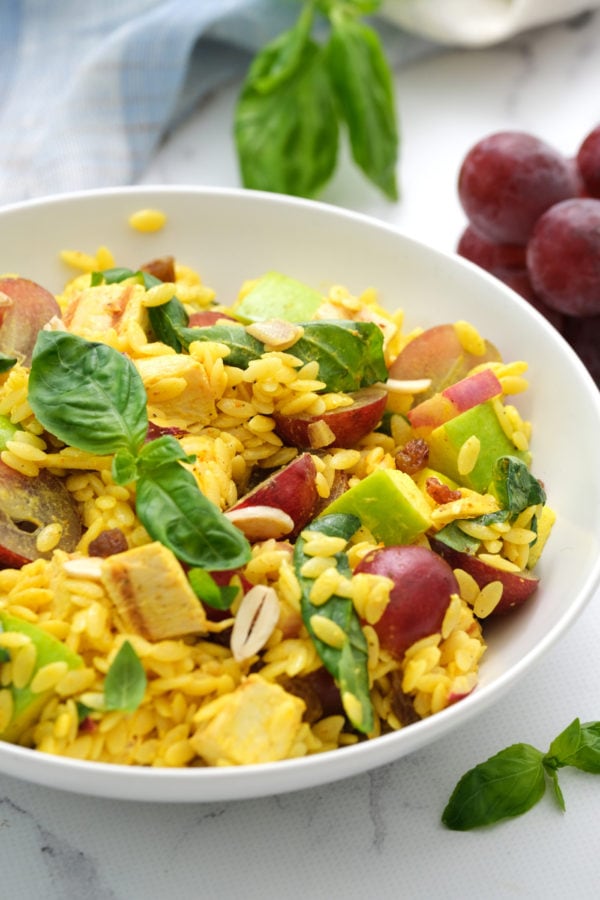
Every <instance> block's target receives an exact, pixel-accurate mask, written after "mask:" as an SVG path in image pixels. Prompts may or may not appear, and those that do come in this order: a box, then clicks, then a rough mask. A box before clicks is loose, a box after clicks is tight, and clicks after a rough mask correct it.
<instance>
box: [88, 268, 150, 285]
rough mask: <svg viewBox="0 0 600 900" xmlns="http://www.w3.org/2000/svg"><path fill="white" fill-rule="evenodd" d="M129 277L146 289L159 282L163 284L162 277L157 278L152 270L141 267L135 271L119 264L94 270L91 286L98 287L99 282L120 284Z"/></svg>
mask: <svg viewBox="0 0 600 900" xmlns="http://www.w3.org/2000/svg"><path fill="white" fill-rule="evenodd" d="M128 278H132V279H134V280H135V281H137V283H138V284H141V285H143V286H144V287H145V288H146V290H149V289H150V288H151V287H155V286H156V285H157V284H162V281H161V280H160V278H156V276H155V275H151V274H150V272H144V271H142V270H141V269H138V270H136V271H135V272H134V271H133V269H126V268H124V267H122V266H118V267H115V268H113V269H102V271H100V272H92V274H91V276H90V286H91V287H98V285H99V284H120V283H121V282H122V281H127V279H128Z"/></svg>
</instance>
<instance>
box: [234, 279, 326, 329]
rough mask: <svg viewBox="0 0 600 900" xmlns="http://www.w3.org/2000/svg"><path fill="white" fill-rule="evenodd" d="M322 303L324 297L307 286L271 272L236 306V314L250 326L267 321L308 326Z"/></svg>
mask: <svg viewBox="0 0 600 900" xmlns="http://www.w3.org/2000/svg"><path fill="white" fill-rule="evenodd" d="M322 303H323V297H322V295H321V294H319V292H318V291H315V290H314V289H313V288H311V287H309V286H308V285H307V284H303V282H301V281H297V280H296V279H295V278H290V277H289V276H288V275H283V274H282V273H281V272H267V273H266V275H263V276H262V278H259V279H258V280H257V282H256V283H255V284H254V286H253V287H252V288H251V289H250V290H249V291H248V293H247V294H245V295H244V296H243V297H242V298H241V300H238V301H237V303H235V304H234V306H233V311H234V313H235V315H236V316H237V317H238V319H240V320H241V321H242V322H246V323H248V322H262V321H264V320H265V319H285V320H286V321H287V322H306V321H308V320H309V319H312V317H313V316H314V314H315V312H316V311H317V309H318V308H319V306H320V305H321V304H322Z"/></svg>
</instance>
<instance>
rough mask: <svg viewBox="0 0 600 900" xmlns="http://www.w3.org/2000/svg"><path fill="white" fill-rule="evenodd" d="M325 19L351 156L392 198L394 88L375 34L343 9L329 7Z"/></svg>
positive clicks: (395, 144)
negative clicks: (329, 26)
mask: <svg viewBox="0 0 600 900" xmlns="http://www.w3.org/2000/svg"><path fill="white" fill-rule="evenodd" d="M331 22H332V31H331V37H330V39H329V44H328V47H327V63H328V66H329V72H330V74H331V79H332V82H333V85H334V87H335V91H336V97H337V101H338V106H339V109H340V111H341V114H342V117H343V119H344V121H345V122H346V124H347V126H348V133H349V136H350V146H351V149H352V157H353V159H354V161H355V163H356V164H357V165H358V166H359V167H360V168H361V169H362V171H363V172H364V173H365V175H366V176H367V177H368V178H369V179H370V180H371V181H372V182H373V183H374V184H375V185H377V187H379V188H380V189H381V190H382V191H383V193H384V194H385V195H386V196H387V197H388V198H389V199H390V200H397V199H398V186H397V183H396V160H397V156H398V131H397V126H396V114H395V104H394V89H393V83H392V77H391V73H390V70H389V67H388V65H387V62H386V59H385V54H384V52H383V48H382V46H381V42H380V40H379V36H378V35H377V33H376V32H375V31H374V30H373V29H372V28H369V26H367V25H365V24H364V23H362V22H359V21H357V20H356V19H353V18H350V17H349V16H347V15H345V14H339V15H336V14H335V13H334V14H333V15H332V16H331Z"/></svg>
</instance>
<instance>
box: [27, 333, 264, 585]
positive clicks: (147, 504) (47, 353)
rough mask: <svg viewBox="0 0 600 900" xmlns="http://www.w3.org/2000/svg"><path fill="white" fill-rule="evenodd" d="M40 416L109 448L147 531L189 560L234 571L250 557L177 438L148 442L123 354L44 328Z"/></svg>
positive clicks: (37, 361) (32, 386)
mask: <svg viewBox="0 0 600 900" xmlns="http://www.w3.org/2000/svg"><path fill="white" fill-rule="evenodd" d="M29 403H30V406H31V408H32V410H33V412H34V414H35V415H36V417H37V419H38V421H39V422H40V423H41V424H42V425H43V426H44V428H46V429H47V430H48V431H49V432H51V433H52V434H54V435H55V436H56V437H58V438H59V439H60V440H61V441H64V442H65V443H66V444H70V445H71V446H73V447H77V448H79V449H80V450H85V451H86V452H88V453H97V454H100V455H108V454H114V459H113V477H114V478H115V481H116V482H117V483H118V484H127V483H128V482H130V481H137V485H136V511H137V514H138V517H139V519H140V521H141V522H142V524H143V525H144V527H145V528H146V530H147V532H148V534H149V535H150V536H151V537H152V538H154V540H157V541H161V542H162V543H163V544H164V545H165V546H167V547H169V549H170V550H172V551H173V553H174V554H175V555H176V556H177V557H178V559H181V560H182V561H183V562H186V563H188V564H189V565H192V566H199V567H204V568H207V569H214V570H219V569H230V568H231V569H233V568H236V567H237V566H240V565H243V564H244V563H246V562H247V561H248V559H249V558H250V545H249V544H248V541H247V540H246V538H245V537H244V536H243V534H242V532H241V531H240V530H239V529H238V528H236V527H235V526H234V525H232V524H231V522H229V520H228V519H227V518H226V516H224V515H223V514H222V513H221V511H220V510H219V509H218V508H217V507H216V506H215V505H214V504H213V503H211V501H210V500H208V499H207V498H206V497H205V496H204V494H202V492H201V491H200V490H199V488H198V485H197V483H196V480H195V478H194V476H193V475H192V473H191V472H189V471H188V470H187V469H185V468H184V467H183V466H182V465H181V463H184V462H190V461H191V458H190V457H188V456H187V454H186V453H185V451H184V450H183V448H182V447H181V444H180V443H179V442H178V441H177V440H176V439H175V438H174V437H173V436H172V435H164V436H162V437H160V438H157V439H156V440H154V441H150V442H148V443H146V435H147V432H148V416H147V408H146V391H145V388H144V384H143V382H142V379H141V377H140V375H139V373H138V371H137V369H136V368H135V366H134V365H133V363H132V362H131V360H129V359H128V358H127V357H126V356H124V355H123V354H122V353H119V352H118V351H117V350H114V349H113V348H112V347H109V346H108V345H106V344H102V343H96V342H93V341H87V340H85V339H84V338H81V337H78V336H77V335H74V334H69V333H67V332H62V331H41V332H40V333H39V335H38V338H37V341H36V345H35V347H34V351H33V356H32V362H31V371H30V375H29Z"/></svg>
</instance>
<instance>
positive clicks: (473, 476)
mask: <svg viewBox="0 0 600 900" xmlns="http://www.w3.org/2000/svg"><path fill="white" fill-rule="evenodd" d="M473 435H475V436H476V437H477V438H478V439H479V441H480V444H481V449H480V452H479V456H478V457H477V461H476V463H475V465H474V467H473V469H472V470H471V471H470V472H468V473H466V474H465V473H461V472H459V469H458V455H459V453H460V449H461V447H462V446H463V444H464V443H465V441H467V440H468V439H469V438H470V437H472V436H473ZM427 442H428V444H429V463H430V465H431V467H432V468H434V469H439V471H440V472H443V473H444V475H447V476H448V477H449V478H452V479H453V480H454V481H456V482H458V483H459V484H462V485H464V486H465V487H469V488H471V489H472V490H475V491H479V492H485V491H486V490H487V488H488V485H489V483H490V481H491V480H492V473H493V470H494V465H495V463H496V460H497V459H499V457H501V456H509V455H512V456H518V457H519V458H520V459H522V460H523V461H524V462H526V463H529V460H530V456H529V453H527V452H525V451H522V450H517V449H516V448H515V446H514V444H513V443H512V441H510V440H509V438H508V437H507V436H506V434H505V433H504V431H503V430H502V426H501V425H500V422H499V420H498V416H497V415H496V411H495V409H494V407H493V405H492V402H491V401H489V400H488V401H486V402H485V403H480V404H478V405H477V406H474V407H472V408H471V409H468V410H467V411H466V412H464V413H461V414H460V415H458V416H455V417H454V418H453V419H450V420H449V421H448V422H445V423H444V424H443V425H440V426H438V427H437V428H434V430H433V431H432V432H431V434H430V435H429V437H428V438H427Z"/></svg>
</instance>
